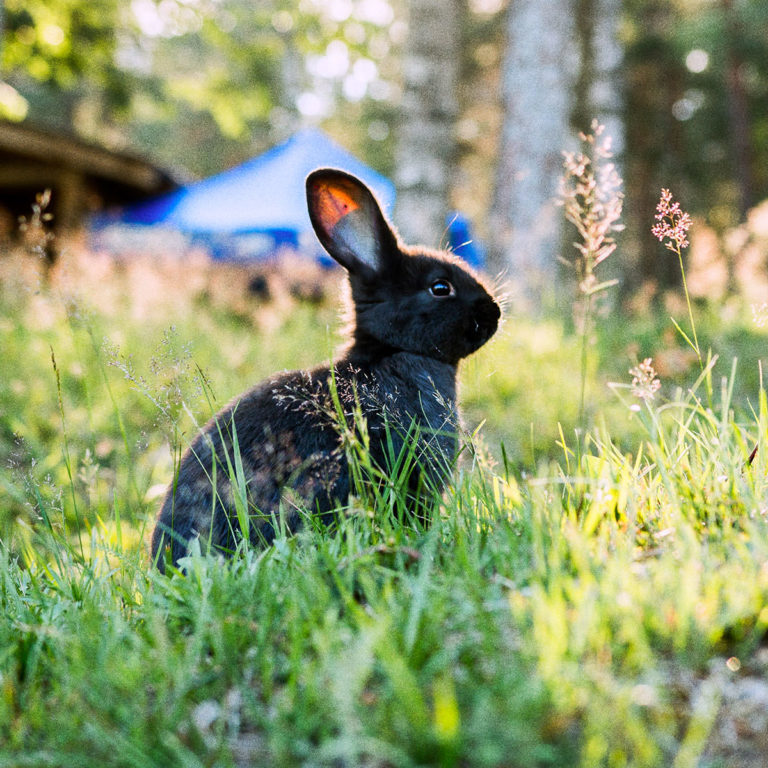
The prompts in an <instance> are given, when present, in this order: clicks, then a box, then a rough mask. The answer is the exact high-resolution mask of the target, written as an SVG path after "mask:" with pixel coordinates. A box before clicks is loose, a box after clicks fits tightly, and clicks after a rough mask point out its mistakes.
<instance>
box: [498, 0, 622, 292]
mask: <svg viewBox="0 0 768 768" xmlns="http://www.w3.org/2000/svg"><path fill="white" fill-rule="evenodd" d="M620 10H621V3H620V0H548V2H541V0H513V2H511V3H510V4H509V8H508V10H507V21H506V23H507V42H506V52H505V58H504V63H503V68H502V98H503V108H504V122H503V127H502V133H501V148H500V153H499V163H498V170H497V177H496V182H495V192H494V205H493V211H492V221H491V236H492V238H493V242H492V243H491V248H492V252H491V259H492V261H491V268H492V269H494V270H506V271H507V272H508V273H509V275H510V276H512V277H514V278H516V279H518V280H521V281H522V284H523V286H524V288H525V291H526V293H528V294H529V296H531V297H533V296H538V295H539V294H540V291H541V289H542V287H543V286H544V285H551V284H552V283H553V281H554V279H555V277H556V272H557V257H558V256H559V255H564V254H562V232H563V228H562V215H561V212H560V210H559V209H558V207H557V205H556V200H557V194H558V186H559V180H560V177H561V175H562V161H563V156H562V151H563V150H564V149H568V148H571V147H572V146H573V145H574V135H575V133H576V132H577V131H585V130H588V129H589V127H590V124H591V122H592V120H593V119H595V118H597V119H598V120H599V121H600V122H601V123H603V124H605V125H606V131H607V133H609V134H610V135H611V136H612V138H613V141H614V148H615V149H617V150H619V151H620V149H621V147H622V146H623V130H622V127H621V126H622V123H621V119H620V112H621V94H620V89H619V88H618V87H617V71H618V68H619V65H620V63H621V48H620V46H619V44H618V42H617V29H618V19H619V13H620ZM574 129H575V130H574Z"/></svg>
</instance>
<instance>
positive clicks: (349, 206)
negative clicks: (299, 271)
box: [307, 168, 395, 274]
mask: <svg viewBox="0 0 768 768" xmlns="http://www.w3.org/2000/svg"><path fill="white" fill-rule="evenodd" d="M307 207H308V208H309V218H310V220H311V221H312V226H313V227H314V228H315V232H316V233H317V237H318V238H319V240H320V242H321V243H322V244H323V247H324V248H325V250H326V251H328V253H330V254H331V256H333V258H334V259H336V261H338V262H339V264H341V266H342V267H344V268H345V269H347V270H349V272H351V273H353V274H360V273H363V274H365V273H366V272H374V273H376V272H380V271H381V270H382V268H383V261H384V258H385V254H386V253H387V252H388V251H389V250H391V248H392V245H393V244H394V241H395V236H394V234H393V233H392V230H391V229H390V227H389V225H388V224H387V222H386V219H385V218H384V215H383V214H382V212H381V208H380V207H379V204H378V202H376V198H375V197H374V196H373V194H372V193H371V191H370V190H369V189H368V187H366V186H365V184H363V182H362V181H360V180H359V179H357V178H355V177H354V176H351V175H350V174H348V173H344V171H337V170H334V169H331V168H321V169H319V170H317V171H312V173H310V174H309V176H308V177H307Z"/></svg>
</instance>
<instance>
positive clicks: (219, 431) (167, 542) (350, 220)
mask: <svg viewBox="0 0 768 768" xmlns="http://www.w3.org/2000/svg"><path fill="white" fill-rule="evenodd" d="M306 195H307V206H308V210H309V217H310V220H311V222H312V226H313V228H314V230H315V233H316V234H317V237H318V239H319V240H320V242H321V244H322V245H323V247H324V248H325V250H326V251H327V252H328V253H329V254H330V255H331V256H332V257H333V258H334V259H335V260H336V261H337V262H338V263H339V264H340V265H341V266H342V267H343V268H344V269H345V270H346V272H347V277H348V281H349V289H350V295H351V307H350V310H351V317H350V321H351V326H350V329H349V337H350V338H349V341H348V344H347V346H346V348H345V349H344V350H343V352H342V354H340V356H339V357H338V358H337V359H336V360H335V362H333V363H332V365H327V364H326V365H321V366H319V367H317V368H314V369H312V370H308V371H293V372H287V373H286V372H284V373H279V374H277V375H275V376H273V377H271V378H269V379H267V380H266V381H264V382H263V383H261V384H258V385H256V386H255V387H254V388H253V389H251V390H249V391H247V392H246V393H244V394H243V395H241V396H239V397H237V398H235V400H234V401H233V402H231V403H230V404H229V405H228V406H226V407H225V408H224V409H223V410H222V411H221V412H220V413H218V414H217V415H216V416H214V417H213V418H212V419H211V421H210V422H208V424H207V425H206V426H205V427H204V428H203V430H202V431H201V433H200V434H198V435H197V437H196V438H195V439H194V440H193V442H192V443H191V445H190V447H189V449H188V450H187V451H186V453H185V454H184V456H183V457H182V459H181V462H180V465H179V469H178V474H177V476H176V479H175V481H174V482H173V483H172V484H171V486H170V487H169V488H168V491H167V493H166V496H165V499H164V501H163V504H162V508H161V510H160V513H159V516H158V520H157V524H156V527H155V530H154V533H153V536H152V557H153V559H154V562H155V563H156V564H157V566H158V567H159V568H160V569H161V570H164V567H165V562H166V559H167V558H168V557H170V561H171V562H172V564H173V565H174V566H178V561H179V558H181V557H183V556H184V555H185V554H186V553H187V549H188V545H189V543H190V542H191V541H192V540H193V539H195V538H199V539H200V543H201V544H202V545H203V547H204V548H205V547H206V546H208V547H210V548H212V549H213V550H216V551H219V552H222V553H224V554H227V553H231V552H232V551H233V550H234V548H235V547H236V545H237V541H238V538H239V537H240V535H241V531H242V530H243V520H244V519H245V517H244V515H243V512H244V505H243V504H242V503H240V506H239V511H240V514H239V515H238V513H237V509H236V506H237V505H236V500H237V499H238V498H239V499H241V500H242V499H243V497H244V495H243V492H242V488H243V486H244V487H245V488H246V489H247V490H246V496H247V505H248V509H247V513H248V514H247V520H248V522H247V526H248V528H247V530H248V535H249V538H250V539H251V541H252V542H254V543H259V542H261V543H262V544H264V543H266V544H269V543H270V542H271V541H272V540H273V539H274V537H275V535H276V533H277V531H278V530H279V529H280V528H281V527H282V528H283V530H286V531H288V532H293V531H295V530H296V529H297V528H299V527H300V524H301V522H302V519H303V515H306V513H307V511H309V512H310V513H312V514H317V515H319V516H320V520H321V521H322V522H323V523H327V522H329V521H330V520H331V519H333V514H334V510H335V509H336V508H337V507H338V506H339V505H340V504H343V503H345V502H346V501H347V499H348V496H349V494H350V490H354V488H351V480H350V472H349V466H348V459H347V452H346V451H345V445H344V442H343V438H342V432H343V429H341V428H340V424H341V426H343V421H341V422H340V420H339V416H338V415H337V414H338V412H339V406H341V410H342V411H343V414H344V415H343V419H346V421H347V424H348V426H350V427H351V428H352V429H357V428H358V427H357V426H355V425H356V424H359V422H360V421H361V419H360V416H362V417H363V420H364V422H365V425H366V428H367V434H368V439H369V450H370V455H371V458H372V460H373V462H374V464H375V466H377V467H379V468H381V470H382V471H385V472H386V471H387V470H388V469H389V468H390V467H391V465H392V459H393V457H394V459H396V458H397V456H398V454H399V452H400V451H402V450H403V447H404V446H407V447H408V448H412V449H414V455H415V456H416V460H415V461H414V462H412V470H411V475H410V476H408V477H407V487H408V489H409V490H412V491H413V494H414V497H415V498H419V497H420V495H424V494H427V495H428V494H431V498H433V499H434V498H435V494H436V493H439V492H440V491H442V490H443V488H444V487H445V485H446V483H447V481H448V479H449V477H450V474H451V469H452V464H453V462H454V460H455V458H456V454H457V450H458V438H457V427H458V423H459V414H458V407H457V397H456V374H457V366H458V363H459V361H460V360H461V359H462V358H464V357H466V356H467V355H469V354H471V353H472V352H474V351H475V350H477V349H479V348H480V347H481V346H482V345H483V344H485V343H486V342H487V341H488V340H489V339H490V338H491V336H492V335H493V334H494V333H495V332H496V329H497V326H498V323H499V318H500V316H501V311H500V309H499V305H498V304H497V302H496V300H495V299H494V297H493V295H492V291H491V289H490V288H489V287H487V286H486V285H485V284H484V283H483V281H482V279H481V278H480V277H479V276H478V275H476V274H475V273H474V272H472V271H471V270H470V269H469V268H468V267H467V266H466V265H464V264H462V263H461V262H460V261H459V259H457V258H456V257H455V256H453V255H451V254H449V253H446V252H440V251H434V250H430V249H427V248H424V247H407V246H405V245H403V244H402V243H401V242H400V239H399V236H398V235H397V233H396V232H395V230H394V229H393V227H392V226H391V225H390V224H389V223H388V221H387V219H386V218H385V216H384V214H383V213H382V211H381V207H380V205H379V203H378V202H377V200H376V198H375V197H374V195H373V193H372V192H371V191H370V190H369V189H368V187H366V185H365V184H364V183H363V182H362V181H360V180H359V179H357V178H356V177H355V176H352V175H350V174H348V173H346V172H344V171H340V170H335V169H329V168H321V169H318V170H316V171H313V172H312V173H311V174H310V175H309V176H308V177H307V180H306ZM355 409H357V411H358V417H357V420H355V419H354V418H353V416H352V414H353V412H354V411H355ZM236 449H238V450H239V455H240V460H241V462H242V470H241V472H240V476H239V477H240V480H239V481H236V483H235V485H236V487H235V488H233V487H232V481H231V478H232V477H233V476H235V477H236V476H237V471H235V470H233V469H232V468H235V467H237V464H236V461H235V453H236V452H237V451H236ZM228 462H229V463H228ZM214 464H215V472H214ZM228 467H229V469H228ZM214 480H215V486H216V487H215V488H214V487H213V483H214ZM238 488H239V489H240V490H239V491H238ZM238 493H239V494H240V495H239V496H237V494H238ZM168 548H170V552H168V551H167V550H168Z"/></svg>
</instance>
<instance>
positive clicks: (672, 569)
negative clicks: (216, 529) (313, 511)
mask: <svg viewBox="0 0 768 768" xmlns="http://www.w3.org/2000/svg"><path fill="white" fill-rule="evenodd" d="M4 266H5V267H6V268H8V264H5V265H4ZM104 269H105V270H106V267H105V268H104ZM142 269H148V267H147V266H146V265H144V266H143V267H142ZM167 269H169V270H170V269H171V268H170V267H167ZM15 274H18V273H15ZM169 274H171V276H172V278H171V279H170V281H169V282H167V283H166V284H165V285H166V289H167V290H168V291H170V290H171V287H172V284H173V281H174V280H178V279H179V277H178V274H177V273H173V272H172V271H171V272H169ZM101 279H102V280H107V281H109V285H108V286H105V288H104V292H105V293H109V294H110V295H111V296H114V297H116V298H115V301H114V302H106V305H104V306H100V305H99V302H98V301H95V300H94V301H89V300H88V298H87V295H82V296H81V297H80V298H78V299H77V301H74V302H73V301H70V300H69V298H68V297H67V295H63V294H62V292H61V290H60V288H61V284H58V283H56V282H55V281H54V283H53V285H52V287H50V288H46V287H45V286H40V285H38V284H37V283H36V282H35V277H34V275H32V277H31V278H30V279H28V280H27V281H26V282H24V283H23V285H26V286H27V287H26V288H24V289H23V290H16V289H14V290H9V288H8V286H9V282H8V281H6V282H4V283H3V286H2V287H0V309H1V311H0V324H2V326H1V328H2V332H3V354H2V357H1V358H0V366H1V368H0V374H1V375H0V458H1V460H2V464H3V470H2V473H0V542H1V544H0V764H8V765H29V766H46V765H49V766H64V765H66V766H89V765H125V766H148V767H149V766H156V765H179V766H182V765H183V766H203V765H215V766H232V765H275V766H296V765H313V766H318V765H329V766H338V765H343V766H358V765H368V766H411V765H417V764H428V765H441V766H453V765H457V766H462V765H472V766H506V765H520V766H539V765H541V766H545V765H551V766H603V765H611V766H649V767H650V766H667V765H679V766H687V765H690V766H694V765H697V764H712V765H714V764H716V762H715V760H716V759H717V758H718V757H722V753H721V752H720V751H719V750H720V746H719V745H718V743H717V741H716V739H715V738H714V736H713V733H714V732H715V731H716V724H717V722H718V718H721V717H723V715H722V713H720V714H719V713H718V710H719V706H720V702H721V701H725V698H724V697H725V693H724V691H725V686H726V685H727V684H729V683H731V682H734V681H737V680H739V679H742V678H745V677H750V676H752V677H753V678H754V679H755V680H758V678H759V676H760V674H761V672H760V670H761V669H762V668H761V667H760V666H759V663H758V661H757V659H759V650H760V647H761V645H762V644H763V642H764V637H765V633H766V629H767V628H768V565H767V563H768V531H767V530H766V516H768V472H767V470H768V467H767V466H766V462H767V460H768V457H767V456H766V445H765V437H766V434H768V405H767V404H766V397H765V392H764V390H763V388H762V387H761V385H760V380H759V367H758V361H759V360H761V359H762V360H763V362H765V353H764V350H765V341H766V335H765V332H764V331H763V330H761V329H759V328H757V327H756V326H754V325H750V323H749V317H748V316H747V319H746V323H744V322H742V321H740V320H739V319H738V317H734V318H733V319H732V320H730V321H728V322H726V321H724V320H722V319H720V318H718V316H717V313H716V312H715V311H714V309H713V310H712V311H702V312H701V314H700V315H699V316H697V331H698V339H699V344H700V346H701V349H702V351H704V350H707V349H710V350H712V351H713V352H714V353H715V354H719V357H718V358H717V359H716V360H714V362H713V364H712V367H711V369H708V370H706V371H705V373H704V374H703V375H702V376H700V375H699V373H700V372H699V369H698V364H697V361H696V359H695V358H694V359H693V360H692V361H691V360H690V359H686V358H685V357H684V356H683V357H678V358H675V357H674V355H672V354H669V355H668V359H669V360H671V361H673V362H672V363H667V368H666V369H665V370H664V372H663V373H662V375H661V383H662V386H661V390H660V391H659V392H658V393H657V394H656V397H655V398H654V399H653V400H647V401H642V400H639V399H638V398H636V397H634V396H633V395H632V392H631V386H630V382H631V376H630V375H629V373H628V370H629V368H631V367H633V366H634V365H636V364H637V362H638V361H639V360H642V359H643V358H644V357H647V356H653V357H654V358H655V359H659V358H661V359H662V361H663V359H664V358H663V355H660V354H659V352H664V351H665V350H669V351H674V350H675V349H676V348H677V347H675V344H676V339H675V337H674V334H673V335H672V339H670V338H669V336H668V335H665V333H664V329H665V327H666V325H668V321H666V320H664V319H663V318H662V319H660V320H656V319H655V318H653V317H648V318H646V319H644V320H638V321H633V322H632V323H627V324H626V325H623V324H620V323H616V322H612V323H611V322H606V323H603V324H598V327H597V328H596V334H597V337H596V341H597V343H596V346H595V355H594V356H593V357H594V360H595V370H593V371H590V373H589V375H590V376H591V377H593V378H592V383H591V385H590V390H591V392H592V393H593V394H592V399H593V400H594V401H595V402H596V405H595V409H594V412H593V413H592V414H591V418H592V419H593V423H594V424H595V425H596V427H595V428H594V429H590V430H589V431H588V432H587V433H586V434H585V433H584V432H583V431H582V432H578V433H577V426H578V411H579V400H580V397H579V377H580V360H581V345H580V340H579V339H578V338H575V337H574V336H572V335H569V334H568V333H567V332H566V331H565V330H564V326H563V323H562V322H560V321H559V320H558V319H546V320H541V321H539V322H533V321H530V320H527V319H525V318H521V317H516V316H515V315H514V311H513V312H512V313H511V315H510V316H509V317H508V318H507V320H506V324H505V325H504V327H503V329H502V330H501V332H500V333H499V335H498V337H497V338H496V339H494V340H493V341H492V342H491V343H490V344H489V345H488V346H487V348H485V349H483V350H482V351H481V352H480V353H479V354H478V355H476V356H475V357H474V358H472V359H471V360H469V361H467V364H466V365H465V366H464V368H463V371H462V390H461V396H462V400H463V402H464V405H465V421H466V425H465V426H466V427H467V430H468V435H469V434H471V433H472V432H473V431H474V429H475V427H476V426H477V424H478V423H479V422H480V421H482V420H485V422H486V423H485V425H484V427H483V429H482V430H481V431H480V433H479V434H478V435H477V436H476V437H475V438H473V440H472V444H471V445H468V446H467V448H466V449H465V451H464V453H463V456H462V460H461V462H460V466H459V469H458V471H457V476H456V482H455V486H454V487H453V489H452V490H451V491H449V492H447V493H446V494H445V496H444V497H443V498H442V499H441V501H440V514H439V516H438V517H437V518H436V519H435V520H434V522H433V524H432V525H431V526H430V527H428V528H425V527H424V526H422V525H420V524H419V523H418V522H408V521H407V520H403V519H401V517H400V516H398V514H397V510H398V504H397V503H396V502H397V500H396V499H395V500H394V503H393V499H392V498H391V495H388V494H385V493H379V494H376V493H372V494H369V495H365V494H361V495H359V496H358V497H356V498H353V499H352V500H351V502H350V505H349V506H348V507H346V508H344V509H343V510H340V512H339V515H338V520H337V522H336V525H335V527H334V528H333V530H332V531H331V532H328V531H325V530H320V529H315V528H313V527H312V526H308V527H307V528H305V530H303V531H302V532H300V533H299V534H298V535H296V536H294V537H292V538H285V537H281V536H278V538H277V539H276V541H275V542H274V544H273V545H272V546H271V547H269V548H267V549H264V550H260V549H258V548H248V547H245V548H244V551H243V552H242V553H240V555H239V556H238V557H236V558H234V559H232V560H230V561H228V562H226V563H224V562H223V561H221V560H217V559H215V558H213V557H204V556H202V555H200V554H195V553H193V555H192V556H191V557H190V558H189V560H188V561H187V564H186V566H187V572H186V574H184V575H182V574H174V575H171V576H162V575H160V574H159V573H157V572H156V571H155V570H154V569H152V568H151V567H150V565H149V557H148V553H147V549H146V539H147V536H148V535H149V532H150V530H151V527H152V525H153V519H154V515H155V512H156V509H157V506H158V504H159V499H158V494H159V493H161V492H162V489H163V488H164V487H165V484H166V483H167V482H169V481H170V478H171V473H172V464H173V457H174V450H178V447H179V446H181V447H183V445H185V444H186V443H187V442H188V441H189V440H190V439H191V437H192V436H193V435H194V434H195V429H196V426H195V423H196V422H197V423H200V422H202V421H203V420H205V419H206V418H207V417H208V415H209V414H210V411H211V408H212V407H217V406H219V405H221V404H223V403H224V402H226V401H227V400H228V399H229V398H230V397H232V396H234V395H236V394H237V393H239V392H241V391H242V390H243V389H245V388H246V387H247V386H249V385H250V384H252V383H254V382H256V381H258V380H259V379H261V378H263V377H264V376H266V375H268V374H269V373H272V372H274V371H275V370H280V369H281V368H292V367H298V366H307V365H311V364H313V363H320V362H323V361H324V360H327V359H328V357H329V356H330V354H331V351H332V349H333V348H334V347H335V346H336V344H337V343H338V341H339V339H340V334H339V330H338V328H339V326H338V323H337V321H336V319H335V316H336V306H335V305H334V301H335V300H334V299H333V298H331V299H329V300H327V301H326V302H325V303H324V304H322V305H320V306H314V305H309V304H306V303H304V302H298V301H295V300H290V299H284V300H283V299H281V300H279V301H273V302H271V303H269V304H261V305H260V306H259V305H257V303H255V302H254V301H253V300H251V303H250V304H248V303H245V304H242V305H238V306H239V309H238V310H237V311H236V312H232V311H230V310H228V309H227V303H226V302H225V301H224V299H223V298H221V300H219V299H217V298H216V297H213V296H211V295H204V292H203V293H201V292H199V291H193V290H190V292H189V295H188V296H187V300H186V301H184V302H177V301H176V300H175V299H174V300H173V301H172V302H170V303H169V304H168V305H166V306H165V308H162V307H161V306H157V307H154V308H153V309H152V312H142V313H139V315H140V316H137V315H136V313H135V312H134V310H135V304H134V302H133V299H132V298H131V297H132V293H131V289H130V288H129V284H130V281H126V278H125V276H124V275H121V274H120V273H118V274H112V273H111V272H109V271H108V270H107V271H105V272H104V273H103V274H102V277H101ZM190 280H191V283H195V278H194V276H192V277H191V278H190ZM157 295H158V297H160V298H158V302H159V304H160V305H161V304H162V301H163V300H162V296H163V295H164V291H162V290H161V291H160V292H159V293H158V294H157ZM145 299H146V297H142V299H141V301H142V302H145ZM171 326H173V330H172V331H171V330H170V329H171ZM52 352H53V355H54V357H55V361H56V369H57V371H58V378H57V373H56V371H54V368H53V365H52V359H51V355H52ZM734 357H739V362H738V365H735V366H734V363H733V358H734ZM676 359H677V360H678V361H682V362H680V363H679V367H678V368H675V367H674V364H673V363H674V361H675V360H676ZM609 384H610V386H609ZM211 392H212V393H213V395H214V396H215V402H209V401H208V398H209V396H210V393H211ZM638 406H639V408H638ZM65 437H66V442H65ZM502 442H503V446H504V447H503V448H502ZM756 442H757V443H758V444H759V450H758V452H757V455H756V458H755V460H754V461H753V462H752V463H751V464H750V463H749V462H748V461H747V456H748V455H749V453H750V451H751V449H752V447H753V446H754V444H755V443H756ZM174 443H177V444H178V445H174ZM360 458H361V460H362V461H364V459H365V457H364V456H362V455H361V456H360ZM758 682H759V681H758ZM755 684H756V685H757V684H758V683H755ZM705 760H709V763H706V762H703V761H705ZM723 764H728V763H727V762H724V763H723Z"/></svg>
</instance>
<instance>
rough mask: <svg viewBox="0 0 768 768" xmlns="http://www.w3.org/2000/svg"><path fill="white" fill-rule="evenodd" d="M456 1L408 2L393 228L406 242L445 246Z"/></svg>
mask: <svg viewBox="0 0 768 768" xmlns="http://www.w3.org/2000/svg"><path fill="white" fill-rule="evenodd" d="M459 2H460V0H410V3H409V22H408V38H407V41H406V50H405V52H404V56H403V80H404V93H403V100H402V122H401V123H400V125H399V126H398V129H397V131H398V134H397V147H396V154H395V183H396V185H397V191H398V197H397V204H396V207H395V223H396V224H397V226H398V228H399V230H400V232H401V234H402V235H403V238H404V239H405V240H406V242H420V243H425V244H427V245H430V246H435V247H437V246H440V245H445V237H444V232H445V217H446V214H447V212H448V210H449V191H450V187H451V180H452V177H453V174H454V168H455V163H456V140H455V122H456V115H457V112H458V104H457V98H456V92H457V83H458V70H459V57H460V51H459V45H460V28H459Z"/></svg>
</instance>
